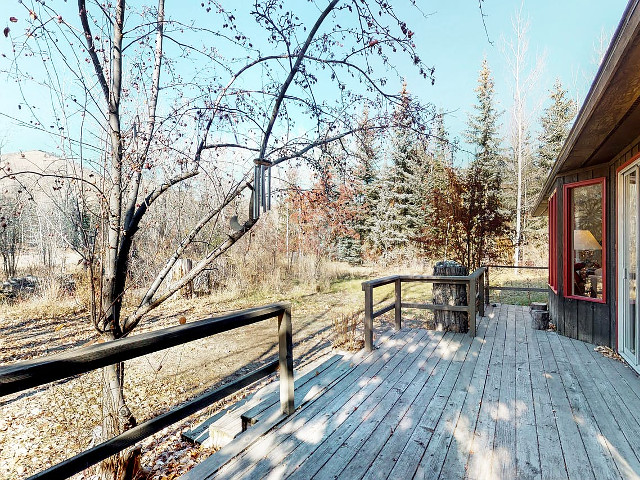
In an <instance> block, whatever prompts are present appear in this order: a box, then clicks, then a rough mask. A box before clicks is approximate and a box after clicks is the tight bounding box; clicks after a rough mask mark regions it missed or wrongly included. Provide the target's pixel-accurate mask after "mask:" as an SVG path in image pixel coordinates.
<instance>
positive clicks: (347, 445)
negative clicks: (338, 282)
mask: <svg viewBox="0 0 640 480" xmlns="http://www.w3.org/2000/svg"><path fill="white" fill-rule="evenodd" d="M487 315H488V316H487V317H485V318H483V320H482V322H480V324H479V326H478V336H477V337H476V338H471V337H470V336H469V335H463V334H451V333H447V334H442V333H437V332H432V331H426V330H418V329H413V330H409V329H403V330H401V331H399V332H395V333H393V332H392V333H390V334H389V335H387V336H386V337H383V338H382V339H380V341H379V342H377V344H378V348H377V349H376V350H374V351H373V352H372V353H365V352H360V353H359V354H357V355H355V356H353V357H352V358H350V359H342V360H340V361H339V362H338V363H336V367H335V371H336V372H341V373H339V374H336V378H335V379H334V380H333V383H332V384H331V387H330V388H328V389H326V390H324V391H323V392H322V393H321V394H320V393H318V392H315V393H314V391H313V390H309V391H308V392H306V397H307V398H306V399H305V400H306V403H304V404H303V405H302V407H301V408H299V409H298V410H297V411H296V413H295V414H294V415H292V416H290V417H288V418H286V419H283V418H282V417H281V416H278V414H277V413H274V414H273V415H272V418H271V419H264V420H263V421H259V422H258V423H257V424H256V425H254V426H253V427H251V428H250V429H249V430H248V431H247V432H245V433H243V434H242V435H240V436H239V437H237V438H236V439H235V440H234V441H233V442H232V443H230V444H229V445H227V446H226V447H224V448H223V449H222V450H221V451H220V452H218V453H216V454H214V455H213V456H212V457H210V458H209V459H208V460H206V461H204V462H203V463H202V464H200V465H199V466H197V467H196V468H195V469H194V470H192V471H191V472H190V473H189V474H187V475H186V476H185V477H184V478H189V479H198V480H200V479H205V478H233V479H236V478H255V479H259V478H295V479H309V478H318V479H327V478H341V479H342V478H344V479H349V480H351V479H360V478H367V479H371V478H393V479H409V478H429V479H432V478H444V479H457V478H473V479H475V478H487V479H489V478H504V479H513V478H522V479H524V478H541V479H542V478H545V479H561V478H570V479H580V480H583V479H598V480H600V479H604V478H624V479H632V478H639V479H640V378H638V376H637V375H636V374H635V373H634V372H633V371H632V370H631V369H630V368H628V367H626V366H625V365H623V364H622V363H620V362H617V361H615V360H612V359H609V358H605V357H603V356H602V355H600V354H599V353H597V352H595V351H594V347H593V345H590V344H586V343H583V342H580V341H577V340H572V339H569V338H566V337H562V336H559V335H557V334H556V333H553V332H544V331H536V330H532V329H531V328H530V316H529V313H528V310H527V309H525V308H522V307H516V306H512V305H503V306H500V307H497V308H493V309H489V310H488V312H487ZM341 362H345V363H348V365H347V367H348V368H345V365H343V368H342V369H340V368H339V364H340V363H341ZM327 370H328V371H331V370H333V369H327ZM319 376H324V378H325V383H326V375H325V374H324V373H323V374H322V375H319ZM314 395H315V396H314Z"/></svg>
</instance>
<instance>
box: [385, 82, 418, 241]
mask: <svg viewBox="0 0 640 480" xmlns="http://www.w3.org/2000/svg"><path fill="white" fill-rule="evenodd" d="M400 97H401V103H400V105H399V106H398V108H397V109H396V112H395V119H394V123H395V125H394V128H393V138H392V142H391V155H390V156H391V165H390V168H389V169H387V170H386V178H385V179H384V180H383V182H382V188H383V189H386V190H388V194H389V200H388V204H387V205H386V207H387V218H386V222H387V226H386V228H384V230H385V231H386V234H387V238H386V239H385V240H384V242H383V243H385V244H386V245H387V246H388V247H408V246H410V244H411V242H412V241H414V240H415V239H416V238H417V237H418V235H419V230H420V227H421V219H422V218H421V215H420V213H421V210H420V204H421V198H420V194H421V192H420V191H419V190H418V189H417V188H416V186H417V185H418V184H419V181H420V168H421V166H422V163H423V161H424V157H422V156H421V155H420V153H421V152H420V142H419V138H418V135H417V134H416V133H415V130H414V128H415V119H414V117H413V115H412V112H411V110H412V99H411V95H410V94H409V91H408V90H407V84H406V82H405V83H403V85H402V91H401V92H400ZM383 206H384V205H383Z"/></svg>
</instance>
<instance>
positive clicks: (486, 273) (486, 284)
mask: <svg viewBox="0 0 640 480" xmlns="http://www.w3.org/2000/svg"><path fill="white" fill-rule="evenodd" d="M484 277H485V278H484V299H485V302H487V305H489V267H488V266H487V267H485V271H484Z"/></svg>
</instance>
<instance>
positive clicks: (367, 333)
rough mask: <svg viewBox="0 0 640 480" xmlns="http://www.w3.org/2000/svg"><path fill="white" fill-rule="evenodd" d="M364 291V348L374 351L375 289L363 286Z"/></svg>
mask: <svg viewBox="0 0 640 480" xmlns="http://www.w3.org/2000/svg"><path fill="white" fill-rule="evenodd" d="M362 288H363V289H364V348H365V349H366V350H367V352H371V351H372V350H373V288H372V287H371V285H367V284H363V285H362Z"/></svg>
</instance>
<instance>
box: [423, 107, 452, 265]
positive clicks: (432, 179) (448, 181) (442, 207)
mask: <svg viewBox="0 0 640 480" xmlns="http://www.w3.org/2000/svg"><path fill="white" fill-rule="evenodd" d="M455 147H456V144H455V143H454V142H451V141H450V140H449V133H448V131H447V129H446V127H445V124H444V115H443V113H442V112H440V113H439V114H438V115H437V116H436V118H435V126H434V134H433V135H432V142H431V144H430V148H429V152H428V154H429V157H430V159H429V160H430V164H431V168H430V172H429V174H428V175H427V178H426V179H425V181H424V185H425V196H424V201H425V203H426V207H425V224H424V227H423V233H422V237H423V243H424V246H425V252H426V254H427V255H429V256H430V257H431V258H442V259H444V260H446V259H447V258H448V256H449V254H450V248H449V245H450V236H451V234H452V228H453V221H454V220H453V217H454V205H455V203H456V199H455V195H454V189H455V187H456V186H455V185H453V183H452V180H453V177H452V175H454V176H455V172H454V170H453V154H454V150H455Z"/></svg>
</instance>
